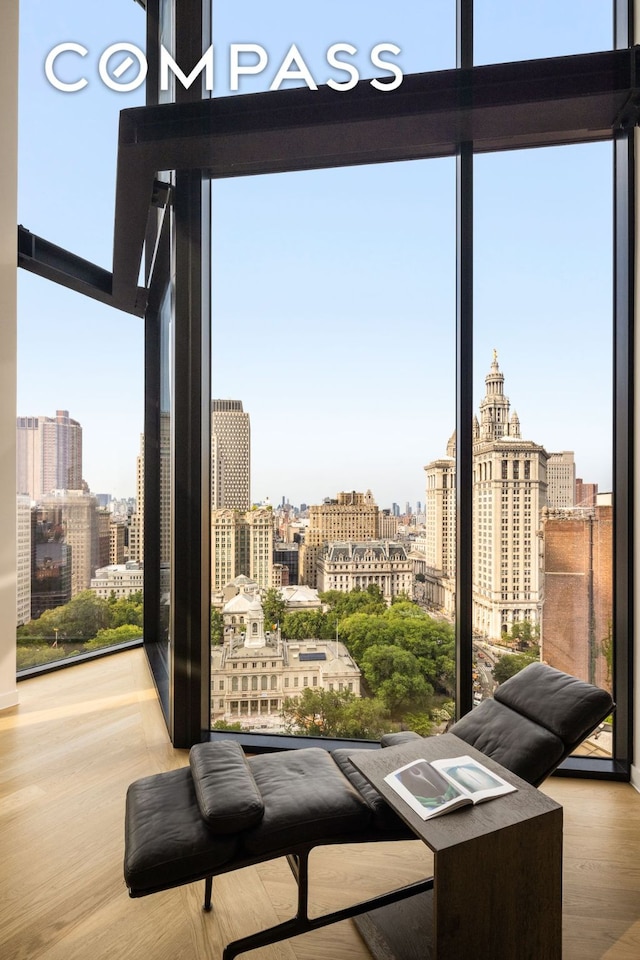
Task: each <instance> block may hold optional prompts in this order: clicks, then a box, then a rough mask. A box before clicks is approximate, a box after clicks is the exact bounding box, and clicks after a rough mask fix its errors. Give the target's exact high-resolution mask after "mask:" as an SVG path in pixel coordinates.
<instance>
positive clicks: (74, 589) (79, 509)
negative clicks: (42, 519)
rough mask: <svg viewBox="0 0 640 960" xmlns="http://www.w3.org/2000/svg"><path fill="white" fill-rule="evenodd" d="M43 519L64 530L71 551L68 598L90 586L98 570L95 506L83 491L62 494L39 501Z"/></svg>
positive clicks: (96, 510)
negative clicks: (69, 593) (46, 518)
mask: <svg viewBox="0 0 640 960" xmlns="http://www.w3.org/2000/svg"><path fill="white" fill-rule="evenodd" d="M40 507H41V510H42V514H43V516H46V517H48V518H49V519H50V520H52V521H53V522H55V523H56V524H57V525H59V526H60V528H61V529H62V530H63V540H64V543H66V544H67V545H68V546H69V547H70V548H71V597H75V596H76V595H77V594H78V593H80V592H81V591H82V590H88V589H89V588H90V586H91V578H92V577H93V576H94V574H95V571H96V569H97V567H98V557H99V540H98V502H97V500H96V498H95V497H93V496H91V494H89V493H84V492H83V491H82V490H61V491H58V492H57V493H56V494H55V495H54V496H51V497H44V498H43V499H42V500H41V501H40Z"/></svg>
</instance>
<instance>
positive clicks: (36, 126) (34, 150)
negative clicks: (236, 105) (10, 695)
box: [16, 0, 144, 669]
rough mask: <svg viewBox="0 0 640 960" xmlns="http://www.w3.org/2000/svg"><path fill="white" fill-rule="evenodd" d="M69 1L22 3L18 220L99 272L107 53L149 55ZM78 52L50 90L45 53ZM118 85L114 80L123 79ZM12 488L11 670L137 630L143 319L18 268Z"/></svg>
mask: <svg viewBox="0 0 640 960" xmlns="http://www.w3.org/2000/svg"><path fill="white" fill-rule="evenodd" d="M118 8H119V9H118V18H117V27H116V25H115V18H114V17H113V15H112V13H113V11H112V10H107V9H106V8H104V9H98V8H97V7H96V6H95V5H90V4H86V3H81V2H78V0H65V2H61V3H56V4H55V5H51V4H42V3H39V2H36V0H22V2H21V4H20V26H21V30H20V44H21V46H20V58H21V60H20V177H19V186H20V194H19V222H20V223H22V224H24V225H25V226H26V227H27V228H28V229H29V230H31V231H32V232H33V233H34V234H36V235H38V236H42V237H44V238H45V239H46V240H48V241H51V242H52V243H55V244H57V245H59V246H61V247H63V248H66V249H68V250H70V251H72V252H73V253H75V254H79V255H81V256H82V257H84V258H85V259H87V260H89V261H92V262H94V263H96V264H99V265H100V266H103V267H106V268H107V269H109V268H110V267H111V259H112V250H113V209H114V191H115V170H116V146H117V129H118V114H119V111H120V110H121V109H122V108H124V107H126V106H132V105H134V104H138V103H141V102H142V96H143V94H142V89H140V90H138V91H137V92H135V93H132V94H118V93H115V92H114V91H112V90H109V89H108V87H106V86H105V85H104V84H103V83H102V81H101V80H100V78H99V76H98V60H99V57H100V55H101V54H102V52H103V51H104V50H105V49H106V48H107V47H108V46H109V44H110V43H113V42H116V41H120V40H127V41H129V42H132V43H137V44H139V45H141V46H142V48H144V42H143V38H144V18H143V16H142V14H141V11H140V9H139V8H138V7H136V6H135V5H134V4H131V3H124V2H122V3H121V4H118ZM68 41H73V42H76V43H79V44H82V45H83V47H85V48H86V49H87V51H88V52H87V54H86V56H84V57H82V56H80V55H79V54H77V53H74V52H66V53H63V54H61V56H60V57H59V58H58V59H57V60H56V63H55V71H56V76H58V77H59V78H60V79H61V80H62V81H64V82H65V83H69V82H72V81H75V80H77V79H79V78H80V77H82V76H85V77H86V78H87V81H88V82H87V85H86V87H85V88H84V89H83V90H80V91H78V92H76V93H72V92H63V91H62V90H59V89H56V88H55V87H54V86H53V85H52V83H51V82H50V81H49V80H48V79H47V77H46V75H45V70H44V63H45V59H46V57H47V54H48V53H49V52H50V51H51V50H53V48H54V47H55V46H56V45H58V44H61V43H65V42H68ZM123 79H124V78H123ZM18 283H19V302H18V311H19V314H18V323H19V327H18V397H17V412H18V423H17V448H18V471H17V484H16V490H17V493H18V500H17V518H18V558H17V568H18V609H17V625H18V658H17V666H18V669H23V668H28V667H30V666H35V665H38V664H40V663H47V662H49V661H51V660H57V659H60V658H63V657H68V656H69V655H71V654H74V653H76V652H78V653H82V652H85V651H89V650H92V649H96V648H98V647H102V646H105V645H111V644H113V643H119V642H122V641H124V640H128V639H133V638H139V637H140V636H141V634H142V592H141V591H142V566H141V563H142V557H141V556H140V555H139V553H138V551H137V548H136V539H135V532H134V528H135V523H136V514H135V510H136V476H137V458H138V455H139V452H140V436H141V433H142V429H143V382H142V377H141V370H142V367H143V335H144V327H143V322H142V321H141V320H139V319H137V318H133V317H129V316H126V315H124V314H122V313H119V312H117V311H114V310H112V309H110V308H109V307H106V306H103V305H102V304H99V303H97V302H96V301H93V300H90V299H88V298H86V297H83V296H80V295H78V294H74V293H72V292H71V291H69V290H66V289H64V288H63V287H61V286H58V285H56V284H52V283H49V282H47V281H45V280H43V279H40V278H38V277H35V276H33V275H32V274H30V273H27V272H25V271H20V272H19V276H18Z"/></svg>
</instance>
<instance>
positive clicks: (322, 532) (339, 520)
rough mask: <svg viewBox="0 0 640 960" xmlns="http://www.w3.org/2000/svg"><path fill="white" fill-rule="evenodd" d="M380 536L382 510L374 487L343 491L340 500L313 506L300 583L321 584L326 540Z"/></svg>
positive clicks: (301, 552)
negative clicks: (319, 562) (380, 510)
mask: <svg viewBox="0 0 640 960" xmlns="http://www.w3.org/2000/svg"><path fill="white" fill-rule="evenodd" d="M379 536H380V533H379V511H378V507H377V506H376V504H375V501H374V499H373V496H372V494H371V491H370V490H367V492H366V493H357V492H356V491H355V490H352V491H350V492H342V493H339V494H338V496H337V499H336V500H325V501H324V503H321V504H317V505H316V506H311V507H309V525H308V527H307V530H306V533H305V539H304V543H303V544H302V545H301V547H300V561H299V579H300V583H306V584H308V585H309V586H310V587H317V586H318V572H317V562H318V559H319V558H320V556H321V555H322V553H323V550H324V547H325V544H327V543H332V542H333V541H337V540H340V541H354V542H364V541H367V540H377V539H378V537H379Z"/></svg>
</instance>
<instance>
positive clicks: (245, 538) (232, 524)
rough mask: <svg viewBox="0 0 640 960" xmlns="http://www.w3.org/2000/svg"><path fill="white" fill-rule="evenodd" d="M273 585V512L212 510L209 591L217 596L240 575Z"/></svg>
mask: <svg viewBox="0 0 640 960" xmlns="http://www.w3.org/2000/svg"><path fill="white" fill-rule="evenodd" d="M241 574H242V575H244V576H246V577H249V578H250V579H251V580H255V581H256V583H257V584H258V585H259V587H261V588H263V589H267V588H269V587H271V586H273V511H272V510H271V509H270V508H268V507H263V508H260V509H256V510H247V511H243V510H212V511H211V590H212V592H213V593H219V592H220V591H221V590H223V589H224V588H225V587H226V585H227V584H228V583H229V582H230V581H232V580H234V579H235V578H236V577H238V576H240V575H241Z"/></svg>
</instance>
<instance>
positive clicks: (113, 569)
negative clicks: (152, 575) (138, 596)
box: [91, 561, 144, 600]
mask: <svg viewBox="0 0 640 960" xmlns="http://www.w3.org/2000/svg"><path fill="white" fill-rule="evenodd" d="M143 585H144V571H143V569H142V565H141V564H139V563H135V562H134V561H129V562H128V563H114V564H109V566H106V567H100V568H99V569H98V570H96V575H95V577H92V579H91V590H93V592H94V593H95V595H96V596H97V597H102V599H103V600H108V599H109V597H110V596H111V595H112V594H113V596H114V597H115V598H116V600H122V599H124V598H125V597H130V596H131V594H132V593H138V591H142V590H143Z"/></svg>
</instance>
